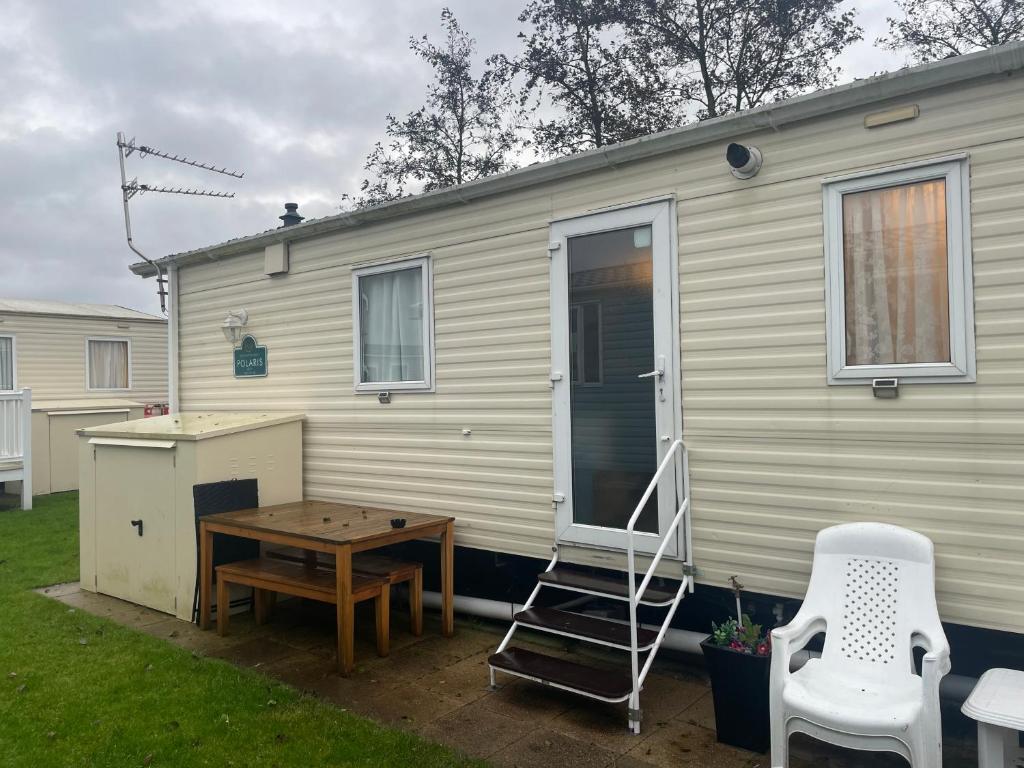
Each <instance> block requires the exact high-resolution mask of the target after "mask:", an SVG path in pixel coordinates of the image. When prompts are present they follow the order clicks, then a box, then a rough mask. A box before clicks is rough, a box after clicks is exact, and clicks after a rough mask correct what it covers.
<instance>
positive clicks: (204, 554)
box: [199, 520, 213, 629]
mask: <svg viewBox="0 0 1024 768" xmlns="http://www.w3.org/2000/svg"><path fill="white" fill-rule="evenodd" d="M212 588H213V534H212V533H210V532H209V531H208V530H206V523H205V522H204V521H202V520H200V521H199V628H200V629H209V628H210V590H211V589H212Z"/></svg>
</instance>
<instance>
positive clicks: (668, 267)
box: [548, 198, 684, 558]
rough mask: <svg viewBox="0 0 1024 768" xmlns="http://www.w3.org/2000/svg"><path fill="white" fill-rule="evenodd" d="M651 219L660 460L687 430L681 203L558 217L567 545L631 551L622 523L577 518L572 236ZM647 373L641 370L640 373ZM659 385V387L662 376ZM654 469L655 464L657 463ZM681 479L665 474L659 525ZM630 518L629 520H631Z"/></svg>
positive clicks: (560, 454) (554, 352)
mask: <svg viewBox="0 0 1024 768" xmlns="http://www.w3.org/2000/svg"><path fill="white" fill-rule="evenodd" d="M645 225H650V227H651V233H652V246H653V248H652V261H653V263H652V268H653V275H652V284H653V290H654V297H653V299H654V337H655V338H654V357H655V359H654V360H652V361H650V362H651V365H650V369H653V368H655V367H656V366H657V361H658V358H659V357H660V356H664V358H665V375H664V379H663V381H662V382H661V386H663V387H664V394H665V401H664V402H660V401H659V398H658V396H657V395H656V396H655V408H656V410H657V419H656V421H657V430H658V460H659V461H660V460H661V459H662V458H664V456H665V452H666V450H667V449H668V448H669V446H670V445H671V444H672V441H673V440H675V439H676V438H679V437H681V436H682V403H681V396H682V391H681V386H680V383H681V381H682V378H681V375H680V361H679V269H678V255H677V254H678V247H677V237H678V235H677V227H676V205H675V200H674V199H672V198H663V199H659V200H654V201H650V200H646V201H641V202H637V203H635V204H631V205H626V206H616V207H614V208H608V209H603V210H599V211H593V212H590V213H586V214H581V215H579V216H576V217H572V218H565V219H558V220H555V221H552V222H551V230H550V240H549V245H548V252H549V255H550V257H551V277H550V286H551V382H552V425H553V445H554V469H555V472H554V475H555V488H554V494H553V498H554V501H555V509H556V511H555V538H556V540H557V541H559V542H560V543H569V544H574V545H580V546H589V547H596V548H599V549H612V550H620V549H621V550H625V548H626V534H625V531H624V530H620V529H618V528H607V527H603V526H595V525H583V524H578V523H575V522H573V492H572V427H571V412H570V408H571V400H570V397H571V386H572V385H571V381H570V378H571V377H570V368H569V270H568V250H569V248H568V240H569V238H571V237H577V236H580V235H588V234H597V233H600V232H606V231H610V230H617V229H626V228H629V227H638V226H645ZM638 373H640V372H638ZM652 381H653V383H652V386H655V387H657V386H659V382H658V378H657V377H655V378H654V379H653V380H652ZM651 474H652V476H653V474H654V468H653V467H652V469H651ZM681 493H682V478H679V477H677V476H676V473H675V471H672V472H666V473H665V476H664V478H663V480H662V482H661V484H660V485H659V488H658V527H659V531H664V530H665V529H666V528H667V527H668V525H669V524H670V523H671V521H672V518H673V517H674V516H675V513H676V511H677V509H678V505H679V503H680V501H681V496H680V494H681ZM632 511H633V510H628V511H625V514H626V515H627V516H628V514H629V513H632ZM625 519H626V518H624V519H623V523H625ZM635 535H636V539H635V541H636V551H638V552H648V553H653V552H654V551H656V549H657V547H658V545H659V544H660V543H661V538H662V535H661V533H660V532H659V533H658V534H653V533H641V532H637V533H636V534H635ZM665 554H666V556H667V557H672V558H679V557H682V556H684V555H682V554H680V548H679V536H678V535H677V536H676V537H674V540H673V541H671V542H669V548H668V550H667V551H666V553H665Z"/></svg>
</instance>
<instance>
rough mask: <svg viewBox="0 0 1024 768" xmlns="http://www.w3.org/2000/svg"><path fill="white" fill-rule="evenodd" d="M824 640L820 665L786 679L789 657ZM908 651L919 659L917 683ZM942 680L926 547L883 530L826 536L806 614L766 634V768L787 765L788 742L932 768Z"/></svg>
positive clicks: (848, 529) (938, 752)
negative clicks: (897, 757)
mask: <svg viewBox="0 0 1024 768" xmlns="http://www.w3.org/2000/svg"><path fill="white" fill-rule="evenodd" d="M822 632H824V633H825V646H824V649H823V651H822V654H821V658H817V659H811V660H809V661H808V662H807V663H806V664H805V665H804V666H803V667H802V668H801V669H799V670H797V671H796V672H790V671H789V670H790V658H791V657H792V655H793V654H794V653H796V652H797V651H799V650H801V649H802V648H803V647H804V646H806V645H807V643H808V642H809V641H810V640H811V638H813V637H814V636H815V635H817V634H819V633H822ZM915 647H920V648H923V649H924V650H925V656H924V662H923V664H922V668H921V669H922V672H921V675H920V676H919V675H917V674H915V670H914V659H913V649H914V648H915ZM947 672H949V644H948V643H947V642H946V636H945V634H944V633H943V631H942V624H941V623H940V621H939V613H938V609H937V608H936V605H935V555H934V547H933V546H932V542H931V541H930V540H929V539H928V538H926V537H925V536H922V535H921V534H919V533H915V532H913V531H908V530H906V529H905V528H898V527H896V526H894V525H883V524H881V523H852V524H850V525H837V526H835V527H833V528H826V529H825V530H823V531H821V532H820V533H819V534H818V538H817V541H816V542H815V545H814V565H813V567H812V569H811V582H810V585H809V586H808V588H807V596H806V598H805V599H804V603H803V605H802V606H801V607H800V610H799V611H798V612H797V615H796V616H795V617H794V618H793V621H792V622H790V623H789V624H788V625H787V626H785V627H781V628H779V629H775V630H774V631H773V632H772V671H771V737H772V768H786V767H787V766H788V764H789V737H790V735H791V734H793V733H805V734H807V735H809V736H812V737H813V738H816V739H820V740H822V741H827V742H830V743H832V744H838V745H840V746H843V747H848V748H851V749H863V750H873V751H887V752H897V753H899V754H901V755H903V757H905V758H906V759H907V760H908V761H909V762H910V764H911V766H914V767H915V768H938V767H939V766H941V765H942V723H941V718H940V714H939V681H940V680H942V677H943V675H945V674H946V673H947Z"/></svg>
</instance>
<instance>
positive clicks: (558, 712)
mask: <svg viewBox="0 0 1024 768" xmlns="http://www.w3.org/2000/svg"><path fill="white" fill-rule="evenodd" d="M39 591H40V592H41V593H43V594H45V595H48V596H49V597H52V598H54V599H57V600H59V601H61V602H62V603H64V604H66V605H68V606H69V607H71V608H75V609H79V610H83V611H87V612H89V613H92V614H95V615H98V616H103V617H105V618H108V619H111V620H113V621H115V622H117V623H120V624H123V625H125V626H128V627H132V628H135V629H137V630H139V631H141V632H144V633H146V634H149V635H152V636H154V637H158V638H162V639H165V640H166V641H167V642H170V643H174V644H176V645H178V646H181V647H183V648H186V649H188V650H191V651H192V652H193V653H196V654H200V655H205V656H210V657H216V658H221V659H224V660H226V661H229V662H231V663H233V664H236V665H238V666H243V667H248V668H252V669H256V670H258V671H259V672H261V673H263V674H266V675H268V676H270V677H272V678H275V679H278V680H280V681H282V682H285V683H287V684H289V685H292V686H294V687H295V688H298V689H299V690H301V691H304V692H306V693H308V694H309V695H312V696H316V697H319V698H321V699H323V700H325V701H329V702H331V703H333V704H335V705H336V706H338V707H341V708H344V709H347V710H349V711H352V712H355V713H357V714H360V715H363V716H366V717H369V718H372V719H373V720H376V721H378V722H381V723H383V724H386V725H389V726H393V727H396V728H401V729H405V730H410V731H413V732H415V733H417V734H419V735H421V736H423V737H424V738H426V739H429V740H431V741H436V742H440V743H442V744H446V745H448V746H450V747H452V748H454V749H456V750H458V751H460V752H463V753H465V754H466V755H468V756H471V757H477V758H483V759H485V760H486V761H487V762H489V763H490V764H492V765H496V766H518V767H519V768H529V767H530V766H544V767H545V768H549V767H550V766H551V765H559V766H562V767H564V768H575V767H576V766H580V767H589V766H595V767H603V766H621V767H622V768H645V767H648V768H650V767H651V766H666V767H667V766H702V768H755V766H762V767H764V766H767V765H768V764H769V761H768V757H767V755H758V754H754V753H750V752H745V751H742V750H736V749H732V748H730V747H725V746H722V745H720V744H718V743H717V741H716V740H715V732H714V712H713V707H712V701H711V690H710V687H709V686H708V682H707V679H706V677H705V675H704V671H703V669H702V667H701V666H699V665H694V664H690V663H687V660H686V659H685V657H677V658H674V659H672V658H667V654H666V655H665V656H660V657H659V659H658V662H657V663H656V664H655V671H654V673H652V675H651V676H650V678H649V681H648V685H647V687H646V689H645V697H644V721H643V731H642V733H641V734H640V735H639V736H633V735H631V734H629V733H628V732H627V730H626V727H625V713H624V709H623V707H622V706H621V705H603V704H600V703H598V702H593V701H588V700H585V699H582V698H580V697H577V696H574V695H571V694H568V693H563V692H560V691H557V690H554V689H550V688H546V687H543V686H540V685H537V684H534V683H531V682H529V681H525V680H517V679H513V678H510V677H507V676H502V677H499V683H500V687H499V689H498V690H497V691H491V690H489V689H488V685H487V657H488V655H489V654H490V653H491V652H493V650H494V648H495V646H496V645H497V644H498V642H499V641H500V639H501V632H502V631H503V630H504V627H503V626H500V625H498V624H492V623H486V622H476V621H470V620H466V619H464V618H461V617H460V618H459V619H458V620H457V623H456V633H455V636H454V637H453V638H451V639H446V638H444V637H442V636H441V633H440V616H439V615H438V614H436V613H429V612H428V613H427V615H426V617H425V627H424V633H423V635H422V637H419V638H417V637H413V636H412V635H411V634H410V632H409V625H408V621H409V619H408V617H407V615H406V614H405V613H404V612H402V611H396V612H394V613H393V616H392V622H393V631H392V637H391V640H392V649H391V656H390V657H389V658H386V659H381V658H378V657H377V655H376V653H375V643H374V634H373V628H374V622H373V616H372V608H370V607H369V606H361V607H359V608H357V619H356V648H355V658H356V668H355V672H354V673H353V674H352V676H351V677H348V678H344V677H340V676H338V674H337V673H336V667H335V650H336V647H337V645H336V640H335V634H334V622H335V613H334V609H333V607H332V606H325V605H320V604H316V603H309V602H305V601H300V600H287V601H283V602H282V603H281V604H280V605H279V606H278V608H277V610H276V611H275V614H274V617H273V620H272V621H271V622H270V623H269V624H267V625H265V626H262V627H258V626H256V624H255V622H254V620H253V618H252V615H251V614H250V613H241V614H237V615H234V616H232V624H231V634H230V635H229V636H228V637H224V638H220V637H218V636H217V635H216V633H214V632H204V631H201V630H199V629H198V628H197V627H196V626H194V625H192V624H187V623H185V622H183V621H179V620H178V619H175V618H172V617H169V616H167V615H165V614H162V613H159V612H156V611H152V610H149V609H146V608H141V607H139V606H136V605H132V604H130V603H126V602H123V601H121V600H117V599H115V598H111V597H106V596H102V595H96V594H93V593H90V592H84V591H80V590H79V588H78V585H77V584H65V585H58V586H54V587H48V588H45V589H41V590H39ZM363 608H370V610H369V612H365V611H364V610H363ZM535 639H537V640H540V639H541V638H540V637H539V636H535ZM526 645H527V646H529V644H528V643H527V644H526ZM536 648H537V649H538V650H543V651H544V652H545V653H548V654H552V653H554V654H566V655H571V654H570V653H569V652H568V651H567V650H566V649H565V648H564V647H561V646H553V645H544V646H540V645H538V646H536ZM587 662H588V663H591V664H600V663H601V659H600V658H599V657H594V656H591V655H589V654H588V656H587ZM793 751H794V759H793V761H792V765H793V766H794V768H809V766H818V767H821V768H860V767H861V766H863V767H864V768H875V767H876V766H877V767H882V766H886V767H887V766H901V765H905V763H904V762H903V761H902V760H901V759H899V758H897V757H895V756H891V755H885V754H875V755H872V754H858V753H850V752H845V751H843V750H838V749H833V748H829V747H824V746H823V745H818V744H815V743H813V742H810V741H804V740H800V739H794V742H793ZM975 759H976V758H975V753H974V750H973V745H972V744H947V746H946V750H945V764H946V766H948V767H953V766H955V767H959V766H973V765H975V764H976V762H975Z"/></svg>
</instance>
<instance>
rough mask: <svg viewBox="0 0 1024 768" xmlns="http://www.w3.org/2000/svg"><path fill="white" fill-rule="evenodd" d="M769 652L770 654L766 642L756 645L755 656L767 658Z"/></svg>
mask: <svg viewBox="0 0 1024 768" xmlns="http://www.w3.org/2000/svg"><path fill="white" fill-rule="evenodd" d="M770 652H771V648H769V647H768V643H767V642H765V643H758V644H757V655H758V656H767V655H768V654H769V653H770Z"/></svg>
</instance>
